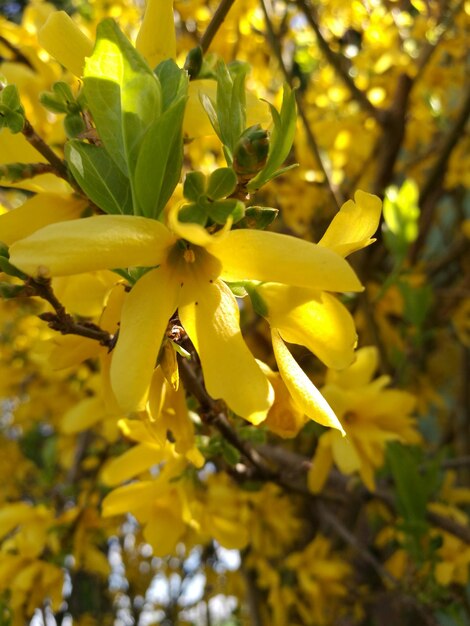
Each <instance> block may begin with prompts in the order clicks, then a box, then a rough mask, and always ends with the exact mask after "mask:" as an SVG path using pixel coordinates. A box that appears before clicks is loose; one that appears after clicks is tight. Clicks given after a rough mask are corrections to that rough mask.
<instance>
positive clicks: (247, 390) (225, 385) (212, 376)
mask: <svg viewBox="0 0 470 626" xmlns="http://www.w3.org/2000/svg"><path fill="white" fill-rule="evenodd" d="M199 291H200V297H199V299H198V301H197V302H194V303H191V304H188V305H186V306H183V307H180V309H179V314H180V319H181V322H182V324H183V326H184V328H185V330H186V332H187V333H188V335H189V337H190V339H191V341H192V342H193V344H194V347H195V348H196V350H197V352H198V354H199V358H200V359H201V363H202V369H203V372H204V381H205V384H206V388H207V391H208V392H209V394H210V395H211V396H212V397H213V398H222V399H223V400H225V402H226V403H227V404H228V406H229V407H230V408H231V409H232V411H234V412H235V413H237V415H240V416H241V417H244V418H245V419H247V420H249V421H250V422H252V423H253V424H259V423H260V422H261V421H263V419H265V418H266V412H267V410H268V409H269V407H270V406H271V404H272V401H273V391H272V388H271V385H270V384H269V382H268V380H267V378H266V376H265V375H264V374H263V373H262V371H261V369H260V367H259V365H258V364H257V363H256V361H255V359H254V357H253V355H252V354H251V352H250V351H249V349H248V347H247V345H246V343H245V340H244V339H243V337H242V334H241V332H240V313H239V310H238V305H237V302H236V300H235V298H234V296H233V294H232V292H231V291H230V289H229V288H228V287H227V286H226V285H225V284H224V283H222V282H221V281H218V280H217V281H215V282H214V283H211V284H209V283H208V284H207V285H202V284H201V285H200V287H199Z"/></svg>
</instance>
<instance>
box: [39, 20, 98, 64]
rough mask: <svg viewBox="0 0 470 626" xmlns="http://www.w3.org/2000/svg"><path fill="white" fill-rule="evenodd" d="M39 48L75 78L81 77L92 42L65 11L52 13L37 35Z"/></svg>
mask: <svg viewBox="0 0 470 626" xmlns="http://www.w3.org/2000/svg"><path fill="white" fill-rule="evenodd" d="M38 39H39V43H40V44H41V46H42V47H43V48H44V49H45V50H47V52H49V54H50V55H51V56H53V57H54V58H55V59H56V60H57V61H59V63H60V64H61V65H63V66H64V67H66V68H67V69H68V70H69V71H70V72H72V74H75V76H82V75H83V67H84V65H85V57H88V56H90V55H91V53H92V51H93V42H92V41H90V40H89V39H88V37H87V36H86V35H85V34H84V33H82V31H81V30H80V29H79V28H78V26H77V25H76V24H75V22H74V21H73V20H72V19H71V18H70V17H69V16H68V15H67V13H66V12H65V11H54V13H51V15H50V16H49V18H48V19H47V21H46V23H45V24H44V26H43V27H42V28H41V30H40V31H39V33H38Z"/></svg>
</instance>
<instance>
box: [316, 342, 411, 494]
mask: <svg viewBox="0 0 470 626" xmlns="http://www.w3.org/2000/svg"><path fill="white" fill-rule="evenodd" d="M377 364H378V353H377V350H376V348H374V347H368V348H362V349H361V350H359V351H358V352H357V360H356V362H355V363H354V364H353V365H351V366H350V367H349V368H347V369H345V370H343V371H341V372H335V371H333V370H330V371H329V372H328V375H327V384H326V385H325V387H323V388H322V393H323V395H324V396H325V398H326V400H327V401H328V403H329V404H330V405H331V407H332V408H333V410H334V411H335V413H336V415H337V416H338V417H339V419H340V420H341V422H342V424H344V427H345V429H346V435H347V436H346V437H345V438H344V439H343V438H341V437H340V436H339V435H338V433H336V432H334V431H329V432H326V433H324V434H323V435H321V437H320V440H319V442H318V447H317V450H316V453H315V456H314V458H313V462H312V466H311V469H310V471H309V475H308V481H309V488H310V489H311V490H312V491H313V492H315V493H317V492H319V491H321V489H322V487H323V485H324V484H325V481H326V479H327V477H328V473H329V471H330V469H331V467H332V465H333V463H335V464H336V466H337V467H338V468H339V470H340V471H341V472H342V473H343V474H352V473H353V472H356V471H357V472H359V475H360V476H361V479H362V480H363V481H364V484H365V485H366V487H367V488H368V489H370V490H371V491H372V490H374V488H375V484H374V472H375V470H376V469H378V468H379V467H381V466H382V465H383V462H384V452H385V447H386V444H387V442H388V441H393V440H398V441H402V442H404V443H410V444H416V443H419V442H420V435H419V433H418V431H417V430H416V425H415V423H414V421H413V418H412V417H411V416H410V413H411V412H412V411H413V409H414V407H415V398H414V396H412V395H411V394H410V393H407V392H406V391H399V390H395V389H385V387H386V386H387V385H388V384H389V383H390V379H389V377H388V376H380V377H379V378H376V379H375V380H372V378H373V375H374V372H375V370H376V369H377Z"/></svg>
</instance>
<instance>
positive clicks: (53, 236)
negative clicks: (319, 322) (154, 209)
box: [10, 211, 362, 425]
mask: <svg viewBox="0 0 470 626" xmlns="http://www.w3.org/2000/svg"><path fill="white" fill-rule="evenodd" d="M170 223H171V227H172V230H170V229H169V228H167V227H166V226H165V225H163V224H161V223H160V222H157V221H155V220H151V219H147V218H143V217H133V216H124V215H120V216H114V215H112V216H111V215H106V216H98V217H91V218H85V219H82V220H72V221H69V222H64V223H60V224H52V225H50V226H47V227H46V228H43V229H41V230H39V231H37V232H36V233H34V234H33V235H31V236H30V237H27V238H26V239H23V240H22V241H19V242H17V243H15V244H14V245H13V246H11V248H10V261H11V262H12V263H13V264H14V265H16V266H17V267H19V268H20V269H22V270H23V271H25V272H27V273H30V274H33V275H38V274H39V275H42V276H66V275H69V274H78V273H82V272H89V271H94V270H99V269H112V268H118V267H133V266H140V267H148V268H151V269H150V271H148V272H147V273H145V274H144V275H143V276H142V277H141V278H140V279H139V280H138V281H137V283H136V284H135V286H134V287H133V289H132V291H131V292H130V294H129V295H128V296H127V298H126V301H125V303H124V307H123V311H122V316H121V325H120V330H119V338H118V341H117V345H116V348H115V350H114V354H113V357H112V363H111V384H112V388H113V390H114V393H115V395H116V397H117V399H118V402H119V404H120V406H121V408H122V409H123V410H124V411H132V410H138V409H141V408H143V407H144V405H145V401H146V399H147V393H148V388H149V385H150V380H151V378H152V374H153V370H154V367H155V362H156V358H157V355H158V352H159V349H160V346H161V343H162V339H163V336H164V333H165V331H166V328H167V324H168V320H169V319H170V318H171V316H172V315H173V313H174V312H175V310H176V309H178V314H179V317H180V320H181V322H182V324H183V326H184V328H185V330H186V332H187V333H188V335H189V337H190V339H191V341H192V342H193V344H194V346H195V348H196V350H197V352H198V354H199V357H200V359H201V364H202V367H203V371H204V377H205V383H206V387H207V390H208V392H209V393H210V394H211V395H212V396H213V397H214V398H222V399H224V400H225V401H226V403H227V404H228V406H229V407H230V408H231V409H232V410H233V411H234V412H235V413H237V414H238V415H241V416H242V417H245V418H246V419H249V420H250V421H252V422H253V423H259V422H260V421H262V419H264V418H265V416H266V411H267V410H268V409H269V407H270V406H271V404H272V389H271V386H270V385H269V383H268V381H267V379H266V377H265V375H264V374H263V373H262V371H261V369H260V368H259V366H258V364H257V363H256V361H255V359H254V357H253V356H252V355H251V353H250V351H249V350H248V348H247V346H246V344H245V342H244V340H243V337H242V335H241V332H240V327H239V311H238V306H237V303H236V300H235V297H234V296H233V294H232V292H231V291H230V289H229V287H228V286H227V284H226V282H225V281H228V282H230V281H243V280H257V281H266V280H271V281H275V282H279V283H283V284H290V285H293V286H294V287H295V286H296V287H304V288H312V287H316V288H318V289H320V290H324V289H328V290H330V291H359V290H361V288H362V287H361V285H360V283H359V281H358V279H357V277H356V275H355V274H354V272H353V270H352V269H351V268H350V266H349V265H348V264H347V263H346V261H344V260H343V259H342V258H341V257H340V256H339V255H338V254H336V253H335V252H333V251H331V250H328V249H327V248H324V247H322V246H318V245H315V244H311V243H308V242H305V241H302V240H298V239H295V238H293V237H289V236H287V235H280V234H277V233H270V232H263V231H252V230H235V231H231V232H225V233H219V234H218V235H216V236H210V235H209V234H208V233H207V231H205V230H204V229H203V228H201V227H200V226H198V225H197V224H182V223H181V222H179V221H178V219H177V215H176V213H175V211H172V212H170ZM90 250H94V253H93V254H90ZM299 369H300V368H299ZM234 381H236V382H237V384H236V385H235V384H234ZM324 421H328V419H327V418H325V420H324ZM335 425H336V424H335Z"/></svg>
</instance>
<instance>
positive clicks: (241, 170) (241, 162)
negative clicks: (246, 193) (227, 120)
mask: <svg viewBox="0 0 470 626" xmlns="http://www.w3.org/2000/svg"><path fill="white" fill-rule="evenodd" d="M268 152H269V136H268V132H267V131H266V130H264V129H263V128H261V126H260V125H259V124H256V125H255V126H250V128H247V129H246V130H245V131H243V133H242V134H241V136H240V139H239V140H238V142H237V145H236V146H235V150H234V153H233V169H234V170H235V172H236V173H237V175H238V176H239V177H240V178H244V179H250V178H252V177H253V176H255V175H256V174H257V173H258V172H259V171H260V170H262V169H263V167H264V166H265V164H266V159H267V158H268Z"/></svg>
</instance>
